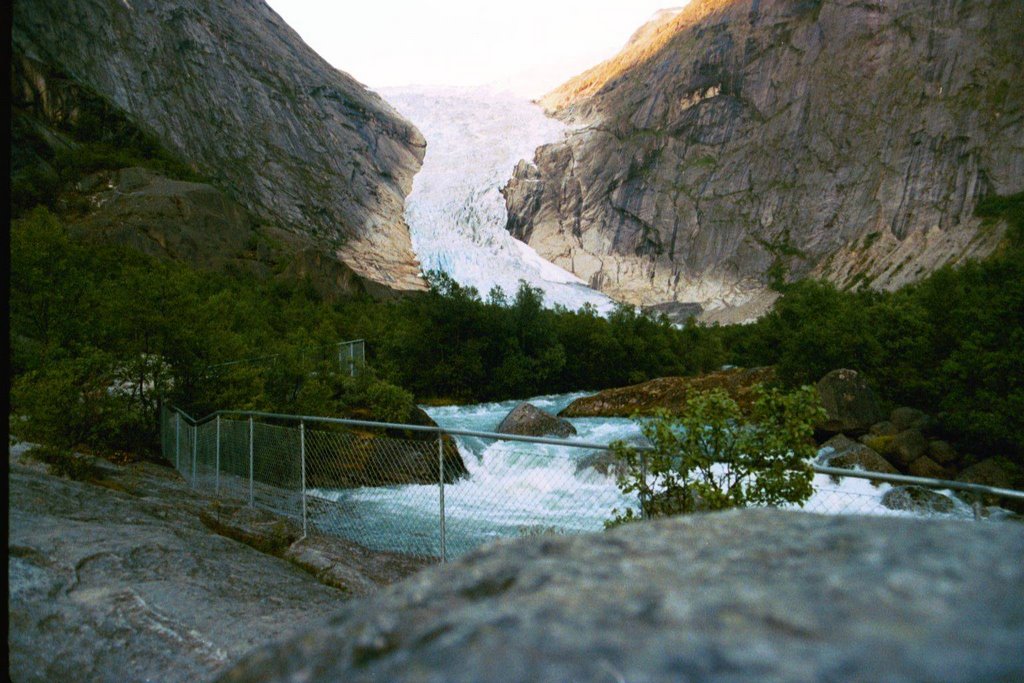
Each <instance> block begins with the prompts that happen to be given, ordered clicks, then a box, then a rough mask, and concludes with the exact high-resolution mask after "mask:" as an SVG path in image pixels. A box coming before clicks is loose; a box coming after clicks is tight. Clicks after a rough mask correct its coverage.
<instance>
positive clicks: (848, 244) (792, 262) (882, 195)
mask: <svg viewBox="0 0 1024 683" xmlns="http://www.w3.org/2000/svg"><path fill="white" fill-rule="evenodd" d="M1021 31H1022V28H1021V19H1020V14H1019V8H1018V7H1017V6H1015V5H1013V3H1009V4H1007V3H1005V2H1004V3H989V2H939V3H936V2H934V0H908V1H905V2H899V3H864V2H859V1H856V0H819V1H815V2H798V1H797V0H786V1H779V2H757V1H755V2H728V3H726V2H706V1H705V2H696V1H695V2H691V3H689V4H688V5H687V6H686V7H685V8H684V9H683V10H682V11H681V12H680V13H678V14H677V15H670V16H665V17H662V19H661V20H660V21H659V23H658V25H657V27H656V29H654V28H649V29H648V30H644V31H642V32H640V33H639V34H638V37H637V39H636V40H635V41H633V42H631V43H630V44H629V45H628V46H626V47H625V48H624V49H623V50H622V51H621V52H620V53H619V54H617V55H615V56H614V57H612V58H611V59H609V60H607V61H606V62H604V63H602V64H599V65H596V66H595V67H593V68H592V69H589V70H588V71H586V72H584V73H583V74H580V75H579V76H577V77H575V78H573V79H571V80H569V81H568V82H567V83H565V84H564V85H562V86H560V87H559V88H557V89H556V90H554V91H553V92H551V93H549V94H548V95H546V96H545V97H543V98H542V99H541V104H542V105H543V106H545V108H547V109H548V110H549V111H551V112H553V113H554V114H555V115H556V116H558V117H559V118H560V119H562V120H564V121H566V122H567V123H569V124H571V125H573V126H574V127H575V128H574V129H573V130H572V131H571V132H570V133H568V134H567V135H566V137H565V139H564V140H563V141H560V142H557V143H554V144H551V145H546V146H544V147H541V148H540V149H539V150H538V151H537V153H536V156H535V157H534V159H533V160H532V163H527V162H522V163H520V164H519V165H518V166H517V167H516V169H515V171H514V174H513V177H512V179H511V181H510V182H509V183H508V185H507V186H506V187H505V188H504V195H505V198H506V204H507V206H508V211H509V219H508V230H509V231H510V233H511V234H512V235H513V236H515V237H517V238H519V239H522V240H524V241H527V242H528V243H529V244H530V246H532V247H534V248H535V249H536V250H537V252H538V253H539V254H540V255H541V256H544V257H545V258H548V259H551V260H552V261H554V262H555V263H556V264H557V265H559V266H561V267H563V268H566V269H568V270H570V271H571V272H573V273H575V274H576V275H577V276H579V277H580V278H582V279H583V280H584V281H586V282H588V283H589V284H590V285H591V286H594V287H598V288H600V289H602V290H603V291H605V292H606V293H608V294H610V295H612V296H615V297H617V298H621V299H623V300H625V301H628V302H630V303H633V304H637V305H652V304H658V303H663V302H670V301H678V302H697V303H700V304H702V305H703V306H704V307H705V312H704V313H703V314H702V318H703V319H705V320H729V319H730V318H728V317H726V316H729V315H731V310H732V311H735V312H736V314H738V315H739V317H733V318H731V319H732V320H734V321H736V322H739V321H742V320H743V319H744V318H748V317H755V316H756V315H758V314H759V313H763V312H764V310H766V309H767V308H768V307H769V306H770V305H771V302H772V300H773V298H774V296H773V295H772V293H771V292H770V291H769V281H770V277H769V270H770V269H771V268H772V266H775V265H779V266H782V267H783V268H785V269H787V270H788V271H789V273H790V274H791V276H792V277H801V276H805V275H811V276H817V277H824V278H826V279H828V280H830V281H832V282H835V283H837V284H838V285H840V286H841V287H847V286H865V285H866V286H869V287H872V288H876V289H895V288H897V287H899V286H901V285H903V284H905V283H908V282H912V281H914V280H916V279H919V278H921V277H923V276H924V275H925V274H927V273H930V272H932V271H934V270H935V269H937V268H938V267H940V266H942V265H944V264H946V263H957V262H959V261H961V260H963V259H966V258H971V257H975V258H978V257H984V256H986V255H988V254H990V253H991V252H992V251H994V250H995V249H996V248H997V246H998V244H999V241H1000V239H1001V234H1002V233H1003V230H1002V229H1001V228H999V227H996V229H995V230H994V231H993V232H992V233H989V232H988V231H987V229H986V228H985V227H984V226H983V225H982V220H981V219H980V218H978V217H976V216H974V215H973V211H974V207H975V206H976V204H977V202H978V200H979V198H980V197H982V196H985V195H988V194H1000V195H1010V194H1014V193H1016V192H1020V191H1022V190H1024V120H1022V119H1021V117H1020V116H1019V112H1020V111H1022V110H1024V94H1022V93H1021V89H1020V88H1015V87H1014V86H1013V84H1014V83H1017V82H1018V81H1019V80H1020V64H1021V63H1024V47H1022V46H1024V41H1022V40H1021ZM723 303H724V304H726V308H722V304H723Z"/></svg>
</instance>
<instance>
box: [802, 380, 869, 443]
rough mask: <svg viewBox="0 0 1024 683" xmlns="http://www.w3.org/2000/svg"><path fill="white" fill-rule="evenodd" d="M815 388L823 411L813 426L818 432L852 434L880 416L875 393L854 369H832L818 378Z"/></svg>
mask: <svg viewBox="0 0 1024 683" xmlns="http://www.w3.org/2000/svg"><path fill="white" fill-rule="evenodd" d="M817 389H818V395H819V396H820V397H821V405H822V406H823V407H824V408H825V412H826V413H827V414H826V417H825V420H824V422H822V423H820V424H817V425H815V426H814V428H815V429H816V430H817V431H819V432H823V433H825V434H836V433H843V434H846V435H848V436H856V435H858V434H863V433H864V432H866V431H867V430H868V428H869V427H871V425H873V424H875V423H876V422H878V421H879V420H881V418H882V408H881V404H880V403H879V400H878V396H877V395H876V394H875V392H874V390H873V389H872V388H871V387H870V386H868V383H867V381H865V379H864V376H863V375H861V374H860V373H858V372H857V371H856V370H848V369H840V370H833V371H832V372H830V373H828V374H827V375H825V376H824V377H822V378H821V379H820V380H818V384H817Z"/></svg>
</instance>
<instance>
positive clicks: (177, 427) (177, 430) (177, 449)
mask: <svg viewBox="0 0 1024 683" xmlns="http://www.w3.org/2000/svg"><path fill="white" fill-rule="evenodd" d="M174 469H176V470H178V472H179V473H180V472H181V413H179V412H177V411H175V413H174Z"/></svg>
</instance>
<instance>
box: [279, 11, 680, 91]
mask: <svg viewBox="0 0 1024 683" xmlns="http://www.w3.org/2000/svg"><path fill="white" fill-rule="evenodd" d="M686 1H687V0H515V1H514V2H511V3H510V2H501V3H498V2H486V1H485V0H335V1H333V2H332V1H329V0H268V2H269V4H270V6H271V7H272V8H273V9H274V11H275V12H277V13H278V14H280V15H281V17H282V18H283V19H284V20H285V21H286V22H288V24H290V25H291V27H292V28H294V29H295V30H296V31H298V33H299V35H301V36H302V38H303V40H305V41H306V42H307V43H308V44H309V45H310V47H312V48H313V49H314V50H316V51H317V52H318V53H320V55H321V56H323V57H324V58H325V59H326V60H327V61H328V62H330V63H331V64H332V65H334V66H335V67H337V68H338V69H341V70H342V71H345V72H347V73H349V74H351V75H352V76H353V77H355V78H356V79H357V80H359V81H361V82H362V83H364V84H366V85H368V86H370V87H373V88H381V87H387V86H399V85H484V84H494V83H497V84H500V85H503V86H506V87H511V88H513V89H516V90H518V91H519V92H521V93H523V94H526V95H529V96H539V95H541V94H543V93H544V92H546V91H547V90H548V89H550V88H553V87H554V86H556V85H558V84H560V83H562V82H563V81H565V80H566V79H568V78H569V77H571V76H574V75H576V74H577V73H579V72H580V71H583V70H584V69H586V68H588V67H590V66H593V65H594V64H596V63H598V62H599V61H601V60H603V59H606V58H608V57H610V56H611V55H613V54H614V53H615V52H617V51H618V49H619V48H620V47H622V45H623V44H625V42H626V40H627V39H628V38H629V36H630V35H631V34H632V33H633V31H635V30H636V29H637V28H639V27H640V25H641V24H643V23H644V22H645V21H647V20H648V19H649V18H650V17H651V15H653V14H654V12H655V11H657V10H659V9H662V8H665V7H678V6H681V5H683V4H685V3H686Z"/></svg>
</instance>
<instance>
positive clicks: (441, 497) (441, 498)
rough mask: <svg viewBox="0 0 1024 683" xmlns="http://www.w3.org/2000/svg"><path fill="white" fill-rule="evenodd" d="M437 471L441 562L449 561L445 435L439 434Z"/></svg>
mask: <svg viewBox="0 0 1024 683" xmlns="http://www.w3.org/2000/svg"><path fill="white" fill-rule="evenodd" d="M437 471H438V490H439V493H440V495H439V496H438V498H439V502H440V506H441V511H440V512H441V514H440V519H441V562H442V563H444V562H445V561H447V549H446V548H445V541H446V539H445V529H444V433H443V432H438V433H437Z"/></svg>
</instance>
